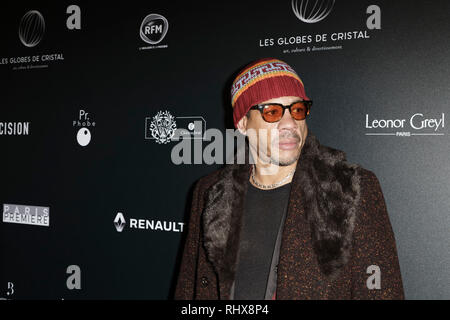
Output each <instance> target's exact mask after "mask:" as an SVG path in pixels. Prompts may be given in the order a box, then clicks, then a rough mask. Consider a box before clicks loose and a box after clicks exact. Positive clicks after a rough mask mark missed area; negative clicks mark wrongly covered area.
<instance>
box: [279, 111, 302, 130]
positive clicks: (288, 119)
mask: <svg viewBox="0 0 450 320" xmlns="http://www.w3.org/2000/svg"><path fill="white" fill-rule="evenodd" d="M294 128H297V122H296V121H295V119H294V118H292V116H291V113H290V112H289V109H285V110H284V114H283V117H282V118H281V120H280V122H278V130H281V129H294Z"/></svg>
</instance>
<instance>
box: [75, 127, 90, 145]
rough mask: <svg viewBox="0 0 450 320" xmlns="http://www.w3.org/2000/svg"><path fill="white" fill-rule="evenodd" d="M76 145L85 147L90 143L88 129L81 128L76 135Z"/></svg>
mask: <svg viewBox="0 0 450 320" xmlns="http://www.w3.org/2000/svg"><path fill="white" fill-rule="evenodd" d="M77 141H78V144H79V145H80V146H82V147H85V146H87V145H88V144H89V142H91V132H90V131H89V129H88V128H81V129H80V130H78V133H77Z"/></svg>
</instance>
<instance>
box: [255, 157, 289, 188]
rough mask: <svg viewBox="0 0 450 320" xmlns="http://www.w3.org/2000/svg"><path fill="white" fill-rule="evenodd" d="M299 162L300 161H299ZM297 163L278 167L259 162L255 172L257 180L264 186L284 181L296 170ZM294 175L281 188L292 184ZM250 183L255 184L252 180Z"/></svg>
mask: <svg viewBox="0 0 450 320" xmlns="http://www.w3.org/2000/svg"><path fill="white" fill-rule="evenodd" d="M297 161H298V160H297ZM297 161H296V162H294V163H292V164H290V165H288V166H278V165H275V164H265V163H261V162H257V163H256V164H255V167H254V168H253V170H255V171H254V178H255V180H256V181H257V182H258V183H259V184H262V185H272V184H276V183H278V182H280V181H282V180H283V179H284V178H286V176H288V175H289V174H290V173H291V172H293V171H294V170H295V168H296V167H297ZM292 177H293V175H291V176H290V177H289V178H288V179H286V181H284V182H283V183H282V184H280V186H282V185H284V184H287V183H290V182H291V181H292ZM250 181H251V182H252V183H253V181H252V179H251V178H250Z"/></svg>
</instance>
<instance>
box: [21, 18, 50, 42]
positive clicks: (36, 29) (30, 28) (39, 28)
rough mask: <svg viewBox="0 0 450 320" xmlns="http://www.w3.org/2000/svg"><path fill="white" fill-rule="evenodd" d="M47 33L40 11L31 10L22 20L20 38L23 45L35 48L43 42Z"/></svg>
mask: <svg viewBox="0 0 450 320" xmlns="http://www.w3.org/2000/svg"><path fill="white" fill-rule="evenodd" d="M44 33H45V21H44V17H43V16H42V14H41V13H40V12H39V11H36V10H31V11H28V12H27V13H25V15H24V16H23V17H22V20H20V26H19V38H20V41H21V42H22V43H23V45H25V46H27V47H30V48H31V47H35V46H37V45H38V43H39V42H41V40H42V38H43V37H44Z"/></svg>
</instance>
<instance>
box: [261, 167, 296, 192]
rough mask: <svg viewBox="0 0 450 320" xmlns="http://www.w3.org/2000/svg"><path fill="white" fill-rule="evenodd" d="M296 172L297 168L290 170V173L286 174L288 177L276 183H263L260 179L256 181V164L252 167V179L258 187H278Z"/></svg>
mask: <svg viewBox="0 0 450 320" xmlns="http://www.w3.org/2000/svg"><path fill="white" fill-rule="evenodd" d="M294 172H295V168H294V169H293V170H292V171H291V172H289V174H288V175H287V176H286V177H284V178H283V179H282V180H281V181H279V182H276V183H273V184H261V183H259V182H258V181H256V179H255V166H253V169H252V181H253V183H254V184H255V185H256V186H257V187H258V188H261V189H274V188H276V187H278V186H280V185H282V184H283V183H284V182H286V181H287V180H288V179H289V178H290V177H292V175H293V174H294Z"/></svg>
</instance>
